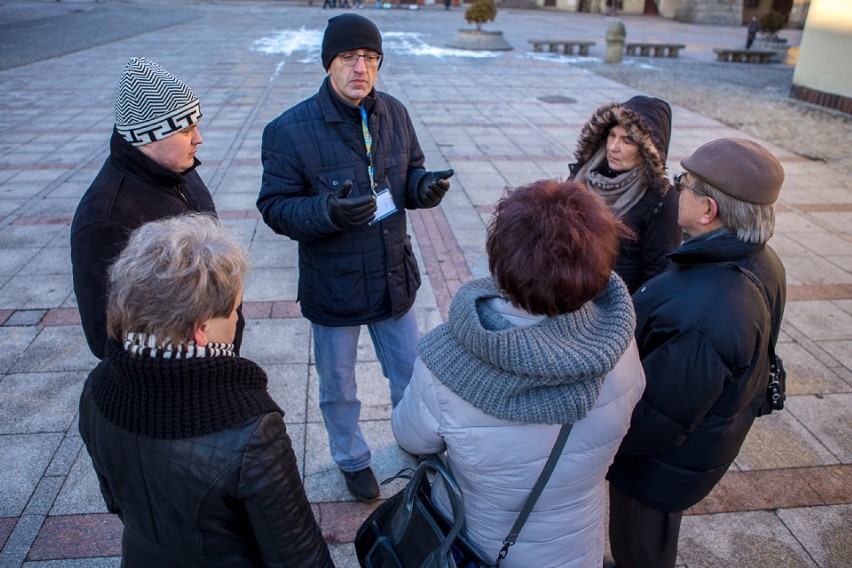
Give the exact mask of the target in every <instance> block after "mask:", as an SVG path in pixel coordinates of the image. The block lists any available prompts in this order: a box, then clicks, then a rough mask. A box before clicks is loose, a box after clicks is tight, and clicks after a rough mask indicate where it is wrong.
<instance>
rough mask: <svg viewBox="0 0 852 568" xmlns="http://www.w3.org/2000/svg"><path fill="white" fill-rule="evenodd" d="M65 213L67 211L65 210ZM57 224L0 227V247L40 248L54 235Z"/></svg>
mask: <svg viewBox="0 0 852 568" xmlns="http://www.w3.org/2000/svg"><path fill="white" fill-rule="evenodd" d="M65 213H66V214H67V213H68V211H66V212H65ZM60 230H62V229H61V227H59V226H57V225H9V226H6V227H2V228H0V248H14V247H19V248H39V249H40V248H42V247H43V246H45V245H46V244H47V243H49V242H50V240H51V239H52V238H53V237H54V236H56V233H58V232H59V231H60Z"/></svg>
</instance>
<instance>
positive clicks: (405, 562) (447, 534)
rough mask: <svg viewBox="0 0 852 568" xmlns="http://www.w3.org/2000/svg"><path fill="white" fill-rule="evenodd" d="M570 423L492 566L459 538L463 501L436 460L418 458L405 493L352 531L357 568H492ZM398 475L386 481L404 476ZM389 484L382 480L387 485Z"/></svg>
mask: <svg viewBox="0 0 852 568" xmlns="http://www.w3.org/2000/svg"><path fill="white" fill-rule="evenodd" d="M570 432H571V424H565V425H563V426H562V428H561V429H560V431H559V436H558V437H557V439H556V443H555V444H554V445H553V450H552V451H551V452H550V457H548V459H547V463H546V464H545V466H544V469H543V470H542V472H541V474H540V475H539V478H538V480H537V481H536V483H535V486H534V487H533V489H532V491H531V492H530V495H529V497H527V500H526V502H525V503H524V508H523V509H522V510H521V512H520V513H519V514H518V518H517V519H516V520H515V524H514V525H513V526H512V530H511V531H510V532H509V534H508V535H506V538H505V539H503V548H502V549H501V550H500V553H499V554H498V556H497V561H496V563H492V562H491V561H490V560H487V558H486V556H485V555H484V553H483V552H482V551H481V550H479V548H478V547H477V546H476V545H475V544H474V543H473V542H471V541H470V540H469V539H468V538H467V537H466V536H465V534H464V531H463V529H464V499H463V497H462V494H461V490H460V489H459V486H458V484H457V483H456V480H455V478H454V477H453V474H452V473H451V472H450V470H449V469H448V468H447V466H446V465H444V462H442V461H441V459H440V458H439V457H438V456H436V455H434V454H429V455H426V456H422V457H421V458H420V462H419V463H418V465H417V467H416V468H415V469H414V473H413V474H412V475H411V479H410V481H409V482H408V484H407V485H406V486H405V489H403V490H402V491H400V492H398V493H397V494H395V495H394V496H393V497H391V498H390V499H388V500H387V501H385V502H384V503H382V504H381V505H379V506H378V507H376V509H375V510H374V511H373V512H372V513H371V514H370V516H369V517H367V519H366V520H365V521H364V522H363V524H362V525H361V526H360V527H359V528H358V532H357V533H356V535H355V552H356V554H357V556H358V564H359V565H360V566H361V567H362V568H497V567H499V566H500V563H501V562H502V561H503V558H505V557H506V554H507V553H508V551H509V547H510V546H512V545H513V544H515V541H516V540H517V538H518V533H520V531H521V528H522V527H523V525H524V523H525V522H526V520H527V518H528V517H529V514H530V513H531V512H532V509H533V507H534V506H535V502H536V501H537V500H538V497H539V496H540V495H541V492H542V490H543V489H544V486H545V485H546V484H547V481H548V479H549V478H550V474H551V473H553V470H554V469H555V467H556V462H557V461H558V460H559V456H560V455H561V454H562V449H563V448H564V447H565V442H566V440H567V439H568V434H570ZM405 471H406V470H403V471H402V472H400V473H398V474H397V475H396V476H394V477H392V478H391V480H392V479H396V478H397V477H405V475H404V472H405ZM431 472H434V474H435V480H436V481H437V479H438V477H440V478H441V481H442V482H443V483H444V487H445V488H446V491H447V495H448V496H449V500H450V508H451V510H452V514H453V518H452V520H447V519H444V517H443V516H442V515H441V514H440V513H439V512H438V511H437V509H436V508H435V505H434V503H433V501H432V485H431V484H430V483H429V478H428V475H427V474H429V473H431ZM388 481H390V480H385V481H384V482H383V483H387V482H388Z"/></svg>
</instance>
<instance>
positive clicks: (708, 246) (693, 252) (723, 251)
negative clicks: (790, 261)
mask: <svg viewBox="0 0 852 568" xmlns="http://www.w3.org/2000/svg"><path fill="white" fill-rule="evenodd" d="M764 246H766V245H762V244H758V243H744V242H743V241H741V240H739V239H738V238H737V237H736V236H734V234H733V233H731V231H730V230H729V229H727V228H725V227H723V228H722V229H719V230H718V231H714V232H713V233H712V234H709V233H708V234H706V235H699V236H697V237H693V238H691V239H689V240H687V241H686V242H685V243H683V244H682V245H681V246H679V247H678V248H676V249H675V250H674V251H672V252H671V253H669V254H668V255H667V256H668V257H669V258H670V259H671V260H672V262H675V263H677V264H682V265H683V264H713V263H717V262H729V261H737V260H741V259H744V258H746V257H748V256H751V255H753V254H755V253H757V252H759V251H761V250H763V247H764Z"/></svg>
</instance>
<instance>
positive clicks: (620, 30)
mask: <svg viewBox="0 0 852 568" xmlns="http://www.w3.org/2000/svg"><path fill="white" fill-rule="evenodd" d="M626 35H627V32H626V31H625V30H624V24H622V23H621V22H613V23H612V25H611V26H609V28H608V29H607V30H606V53H605V54H604V63H621V56H622V54H623V53H624V38H625V36H626Z"/></svg>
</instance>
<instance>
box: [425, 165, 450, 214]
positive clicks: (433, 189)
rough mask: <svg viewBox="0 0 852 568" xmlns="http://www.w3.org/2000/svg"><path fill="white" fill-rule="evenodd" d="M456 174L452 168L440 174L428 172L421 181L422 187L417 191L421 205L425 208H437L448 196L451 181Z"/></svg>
mask: <svg viewBox="0 0 852 568" xmlns="http://www.w3.org/2000/svg"><path fill="white" fill-rule="evenodd" d="M454 173H455V172H454V171H453V170H452V168H450V169H449V170H443V171H440V172H426V175H424V176H423V178H422V179H421V180H420V187H419V188H418V189H417V197H419V198H420V203H422V204H423V207H426V208H429V207H435V206H436V205H437V204H439V203H440V202H441V200H442V199H443V198H444V195H446V194H447V190H448V189H450V180H449V178H451V177H452V176H453V174H454Z"/></svg>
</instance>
